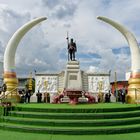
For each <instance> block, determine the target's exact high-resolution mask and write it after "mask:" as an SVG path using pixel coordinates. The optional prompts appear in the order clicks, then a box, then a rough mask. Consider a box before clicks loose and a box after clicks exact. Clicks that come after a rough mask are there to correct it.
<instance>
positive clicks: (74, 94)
mask: <svg viewBox="0 0 140 140" xmlns="http://www.w3.org/2000/svg"><path fill="white" fill-rule="evenodd" d="M67 40H68V37H67ZM71 43H72V44H73V43H74V47H73V50H69V49H70V47H71V45H72V44H71ZM76 51H77V47H76V43H75V42H73V39H71V42H69V41H68V61H67V62H66V68H65V70H63V71H61V72H60V73H55V74H54V73H47V74H41V73H36V75H35V81H36V85H35V92H36V93H37V91H38V90H39V91H40V92H41V93H49V94H50V102H53V99H54V98H55V97H58V98H60V96H61V98H62V99H61V100H62V102H72V103H73V102H74V103H77V102H78V101H81V102H86V101H87V98H86V97H89V95H87V94H86V95H85V94H84V93H83V91H84V92H88V93H90V96H94V97H96V101H97V100H98V99H97V96H98V94H99V93H103V95H104V94H105V93H108V92H109V90H110V81H109V76H110V73H95V72H90V73H88V72H86V71H83V70H81V69H80V62H79V61H77V60H76V57H75V52H76ZM101 85H102V86H101ZM63 91H64V92H65V96H64V95H63V96H62V93H63ZM59 95H60V96H59ZM84 95H85V96H86V97H85V96H84ZM66 96H67V97H66ZM89 98H90V97H89ZM55 99H56V98H55ZM56 100H57V99H56ZM32 101H36V94H34V95H33V97H32ZM92 101H93V99H92ZM87 102H88V101H87Z"/></svg>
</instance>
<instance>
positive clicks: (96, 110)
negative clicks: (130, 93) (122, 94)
mask: <svg viewBox="0 0 140 140" xmlns="http://www.w3.org/2000/svg"><path fill="white" fill-rule="evenodd" d="M16 109H17V110H18V111H26V112H27V111H29V112H50V113H51V112H53V113H103V112H124V111H136V110H140V106H134V107H125V108H123V107H117V108H103V107H102V108H57V107H56V108H31V107H29V108H27V107H17V108H16Z"/></svg>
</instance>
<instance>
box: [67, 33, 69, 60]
mask: <svg viewBox="0 0 140 140" xmlns="http://www.w3.org/2000/svg"><path fill="white" fill-rule="evenodd" d="M66 39H67V45H68V47H69V32H68V31H67V38H66ZM68 61H69V49H68Z"/></svg>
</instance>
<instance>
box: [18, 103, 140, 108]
mask: <svg viewBox="0 0 140 140" xmlns="http://www.w3.org/2000/svg"><path fill="white" fill-rule="evenodd" d="M17 106H18V107H29V108H125V107H136V106H140V105H136V104H122V103H99V104H78V105H70V104H46V103H39V104H38V103H29V104H17Z"/></svg>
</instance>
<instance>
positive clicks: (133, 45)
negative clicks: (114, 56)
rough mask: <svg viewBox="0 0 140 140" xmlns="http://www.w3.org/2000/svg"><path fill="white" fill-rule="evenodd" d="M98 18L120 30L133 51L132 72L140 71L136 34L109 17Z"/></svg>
mask: <svg viewBox="0 0 140 140" xmlns="http://www.w3.org/2000/svg"><path fill="white" fill-rule="evenodd" d="M97 19H100V20H102V21H104V22H106V23H108V24H110V25H112V26H113V27H115V28H116V29H117V30H119V31H120V32H121V33H122V34H123V36H124V37H125V38H126V40H127V42H128V44H129V46H130V51H131V71H132V72H140V49H139V46H138V43H137V41H136V39H135V37H134V35H133V34H132V33H131V32H130V31H128V30H127V29H126V28H125V27H124V26H123V25H121V24H119V23H117V22H115V21H113V20H111V19H109V18H106V17H101V16H99V17H97Z"/></svg>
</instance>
